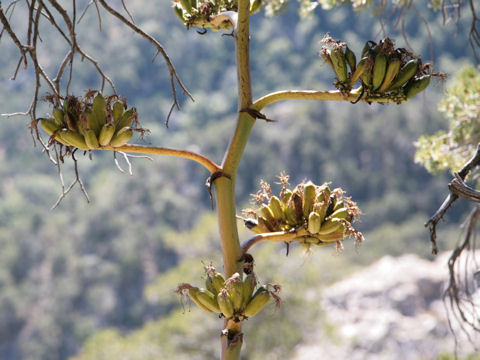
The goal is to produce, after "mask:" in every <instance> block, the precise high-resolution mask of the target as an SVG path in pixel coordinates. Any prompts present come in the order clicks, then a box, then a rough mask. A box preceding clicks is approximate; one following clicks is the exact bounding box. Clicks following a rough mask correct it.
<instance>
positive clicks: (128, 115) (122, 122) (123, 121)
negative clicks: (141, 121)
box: [115, 108, 135, 134]
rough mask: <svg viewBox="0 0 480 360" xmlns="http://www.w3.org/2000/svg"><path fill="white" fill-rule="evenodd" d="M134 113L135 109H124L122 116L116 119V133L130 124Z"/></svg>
mask: <svg viewBox="0 0 480 360" xmlns="http://www.w3.org/2000/svg"><path fill="white" fill-rule="evenodd" d="M134 115H135V109H134V108H130V109H128V110H127V111H125V112H124V113H123V114H122V116H120V118H119V119H118V122H116V123H115V129H116V133H117V134H118V132H119V131H120V130H121V129H123V128H124V127H126V126H130V125H131V124H132V121H133V118H134Z"/></svg>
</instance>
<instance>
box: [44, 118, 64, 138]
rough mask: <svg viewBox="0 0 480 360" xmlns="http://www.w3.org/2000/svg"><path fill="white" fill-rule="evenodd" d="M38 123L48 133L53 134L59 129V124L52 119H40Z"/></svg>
mask: <svg viewBox="0 0 480 360" xmlns="http://www.w3.org/2000/svg"><path fill="white" fill-rule="evenodd" d="M40 125H41V126H42V129H43V130H45V132H46V133H47V134H48V135H53V133H54V132H55V131H58V130H60V125H58V124H57V122H56V121H53V120H51V119H46V118H42V119H40Z"/></svg>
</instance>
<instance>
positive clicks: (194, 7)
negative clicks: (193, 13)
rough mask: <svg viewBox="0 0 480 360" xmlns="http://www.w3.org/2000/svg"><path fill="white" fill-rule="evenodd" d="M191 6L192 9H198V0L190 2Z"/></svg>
mask: <svg viewBox="0 0 480 360" xmlns="http://www.w3.org/2000/svg"><path fill="white" fill-rule="evenodd" d="M190 5H191V6H192V9H196V8H197V0H190Z"/></svg>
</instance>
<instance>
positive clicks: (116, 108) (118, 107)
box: [112, 101, 125, 124]
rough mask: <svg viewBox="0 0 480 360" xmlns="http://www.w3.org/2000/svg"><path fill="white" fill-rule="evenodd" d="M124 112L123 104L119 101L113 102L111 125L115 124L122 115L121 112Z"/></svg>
mask: <svg viewBox="0 0 480 360" xmlns="http://www.w3.org/2000/svg"><path fill="white" fill-rule="evenodd" d="M124 111H125V107H124V106H123V103H122V102H121V101H117V102H115V104H113V110H112V113H113V123H114V124H116V123H117V122H118V119H120V117H121V116H122V115H123V112H124Z"/></svg>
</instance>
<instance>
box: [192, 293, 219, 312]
mask: <svg viewBox="0 0 480 360" xmlns="http://www.w3.org/2000/svg"><path fill="white" fill-rule="evenodd" d="M199 291H200V289H199V288H193V287H192V288H190V289H189V290H188V296H189V297H190V299H192V301H193V302H194V303H195V304H197V306H198V307H199V308H200V309H202V310H205V311H206V312H209V313H211V312H213V311H212V310H210V309H209V308H208V307H206V306H205V305H203V303H201V302H200V300H198V297H197V295H198V292H199Z"/></svg>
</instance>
